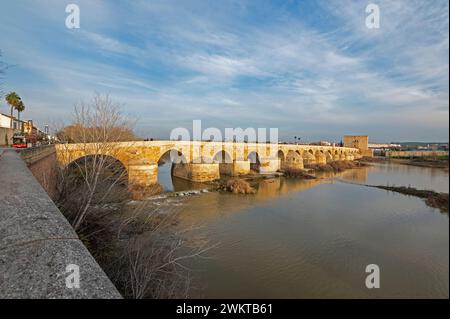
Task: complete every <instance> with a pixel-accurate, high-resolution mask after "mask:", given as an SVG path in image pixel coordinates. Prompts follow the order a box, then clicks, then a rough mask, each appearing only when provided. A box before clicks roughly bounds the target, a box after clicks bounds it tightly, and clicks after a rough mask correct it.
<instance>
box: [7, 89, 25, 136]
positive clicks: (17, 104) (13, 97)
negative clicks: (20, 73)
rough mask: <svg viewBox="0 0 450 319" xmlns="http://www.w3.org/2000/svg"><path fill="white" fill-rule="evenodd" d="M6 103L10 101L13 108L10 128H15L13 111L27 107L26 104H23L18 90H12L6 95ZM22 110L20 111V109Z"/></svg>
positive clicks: (9, 103)
mask: <svg viewBox="0 0 450 319" xmlns="http://www.w3.org/2000/svg"><path fill="white" fill-rule="evenodd" d="M5 100H6V103H8V105H9V107H10V108H11V119H10V128H13V120H12V118H13V111H14V110H15V109H16V110H19V109H22V108H23V109H22V110H24V109H25V106H24V105H23V102H22V99H21V98H20V96H19V94H17V93H16V92H10V93H8V94H7V95H6V96H5ZM19 112H20V111H19Z"/></svg>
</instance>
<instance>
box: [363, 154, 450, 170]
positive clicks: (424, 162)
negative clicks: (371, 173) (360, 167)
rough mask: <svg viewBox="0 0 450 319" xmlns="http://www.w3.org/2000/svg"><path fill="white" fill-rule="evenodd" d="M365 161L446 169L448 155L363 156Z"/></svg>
mask: <svg viewBox="0 0 450 319" xmlns="http://www.w3.org/2000/svg"><path fill="white" fill-rule="evenodd" d="M362 161H363V162H366V163H389V162H391V163H396V164H403V165H410V166H418V167H430V168H442V169H444V170H447V171H448V163H449V161H448V157H436V158H434V157H429V158H428V157H420V158H418V157H415V158H387V157H373V158H364V159H363V160H362Z"/></svg>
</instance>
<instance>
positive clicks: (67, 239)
mask: <svg viewBox="0 0 450 319" xmlns="http://www.w3.org/2000/svg"><path fill="white" fill-rule="evenodd" d="M0 189H1V191H0V298H2V299H4V298H69V299H78V298H121V295H120V294H119V292H118V291H117V289H116V288H115V287H114V285H113V284H112V283H111V281H110V280H109V278H108V277H107V276H106V274H105V273H104V272H103V270H102V269H101V268H100V266H99V265H98V264H97V262H96V261H95V259H94V258H93V257H92V255H91V254H90V253H89V251H88V250H87V249H86V247H85V246H84V245H83V243H82V242H81V241H80V239H79V238H78V236H77V234H76V233H75V231H74V230H73V229H72V227H71V226H70V224H69V223H68V221H67V220H66V219H65V217H64V216H63V215H62V213H61V212H60V211H59V209H58V208H57V207H56V205H55V204H54V203H53V202H52V201H51V199H50V198H49V196H48V195H47V193H46V192H45V191H44V189H43V188H42V187H41V185H40V184H39V183H38V182H37V180H36V179H35V178H34V176H33V175H32V174H31V172H30V171H29V170H28V168H27V166H26V165H25V163H24V161H23V160H22V159H21V158H20V156H19V155H18V154H17V153H16V152H15V151H14V150H3V151H2V150H0ZM72 264H74V265H77V266H79V270H80V287H79V288H76V287H72V288H69V287H67V285H66V278H67V277H68V276H69V275H70V274H71V273H69V272H66V267H67V266H68V265H72Z"/></svg>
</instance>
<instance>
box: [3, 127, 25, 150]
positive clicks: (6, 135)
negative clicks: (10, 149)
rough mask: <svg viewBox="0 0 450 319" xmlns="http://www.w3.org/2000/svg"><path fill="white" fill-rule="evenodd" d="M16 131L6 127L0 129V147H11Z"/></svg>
mask: <svg viewBox="0 0 450 319" xmlns="http://www.w3.org/2000/svg"><path fill="white" fill-rule="evenodd" d="M16 132H20V131H18V130H13V129H10V128H6V127H0V146H6V145H12V142H13V135H14V133H16Z"/></svg>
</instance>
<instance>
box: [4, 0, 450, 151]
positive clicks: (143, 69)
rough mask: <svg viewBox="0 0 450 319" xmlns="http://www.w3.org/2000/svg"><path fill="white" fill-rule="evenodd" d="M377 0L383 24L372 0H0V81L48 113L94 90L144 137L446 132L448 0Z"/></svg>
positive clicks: (375, 136) (429, 135) (59, 112)
mask: <svg viewBox="0 0 450 319" xmlns="http://www.w3.org/2000/svg"><path fill="white" fill-rule="evenodd" d="M372 2H373V3H375V4H377V5H378V7H379V8H380V27H379V28H378V29H376V28H372V29H369V28H367V26H366V23H365V20H366V17H367V15H368V14H367V13H366V11H365V9H366V6H367V5H368V4H369V3H371V1H365V0H353V1H352V0H324V1H321V0H317V1H306V0H304V1H300V0H299V1H294V0H292V1H265V0H249V1H246V0H239V1H238V0H230V1H226V0H223V1H208V0H202V1H195V0H193V1H191V0H183V1H181V0H180V1H170V0H161V1H159V0H158V1H153V0H152V1H151V0H145V1H144V0H133V1H119V0H83V1H74V0H68V1H61V0H45V1H44V0H42V1H36V0H16V1H12V0H11V1H1V2H0V50H1V52H2V59H3V62H5V63H8V64H9V65H10V67H9V68H8V70H7V73H6V74H5V76H4V78H3V80H2V86H3V91H5V92H8V91H12V90H14V91H16V92H18V93H19V95H20V96H21V97H22V99H23V100H24V102H25V105H26V107H27V110H26V112H24V114H23V115H22V118H32V119H33V120H34V121H35V123H37V124H38V125H40V126H43V125H45V124H50V125H52V124H53V123H60V122H61V121H65V122H70V118H71V114H72V113H73V108H74V105H75V104H77V103H79V102H80V101H81V100H84V101H89V100H90V99H91V98H92V96H93V94H94V93H95V92H98V93H102V94H106V93H107V94H109V95H110V96H111V98H112V99H113V100H114V101H116V102H117V103H119V104H120V105H121V108H122V111H123V113H124V114H125V115H126V116H127V117H129V118H130V119H132V120H133V121H135V122H134V123H135V130H136V132H137V133H138V134H139V135H140V136H142V137H153V138H168V137H169V135H170V132H171V130H172V129H174V128H176V127H186V128H188V129H191V128H192V121H193V120H201V121H202V127H203V128H207V127H217V128H219V129H221V130H223V129H224V128H227V127H228V128H237V127H241V128H248V127H253V128H255V129H256V128H278V130H279V136H280V139H282V140H286V141H291V140H293V137H294V136H299V137H302V140H304V141H317V140H330V141H339V140H340V139H341V137H342V136H343V135H345V134H364V135H369V138H370V141H373V142H390V141H440V142H446V141H448V139H449V25H448V23H449V3H448V0H434V1H432V2H430V1H429V0H423V1H417V0H395V1H392V0H391V1H385V0H373V1H372ZM70 3H74V4H77V5H78V6H79V8H80V28H79V29H68V28H67V27H66V24H65V21H66V18H67V16H68V13H66V12H65V8H66V6H67V5H68V4H70ZM0 112H2V113H8V112H9V107H8V106H7V105H6V103H5V102H4V99H3V98H2V100H1V102H0Z"/></svg>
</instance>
